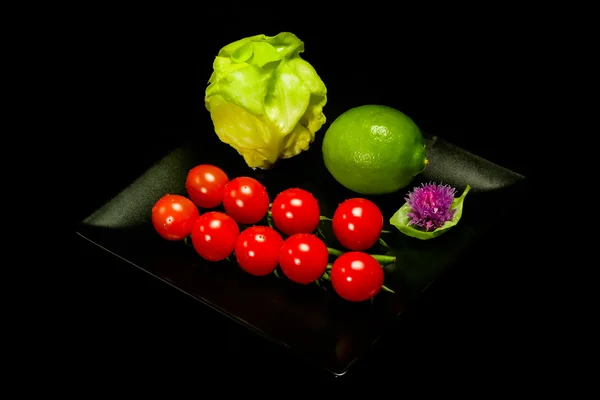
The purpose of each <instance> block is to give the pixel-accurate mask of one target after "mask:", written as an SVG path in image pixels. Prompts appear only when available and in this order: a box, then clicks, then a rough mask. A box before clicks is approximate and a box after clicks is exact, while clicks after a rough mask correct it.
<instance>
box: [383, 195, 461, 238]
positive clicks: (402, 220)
mask: <svg viewBox="0 0 600 400" xmlns="http://www.w3.org/2000/svg"><path fill="white" fill-rule="evenodd" d="M470 189H471V186H469V185H467V187H466V188H465V191H464V192H463V194H462V195H461V196H460V197H457V198H455V199H454V200H453V201H452V205H451V206H450V209H452V210H456V212H455V213H454V217H453V218H452V220H451V221H447V222H446V223H445V224H444V225H442V226H441V227H439V228H437V229H434V230H432V231H429V232H427V231H424V230H421V229H419V228H416V227H414V226H413V225H409V222H410V217H408V213H410V212H411V211H412V210H411V208H410V206H409V205H408V203H404V204H403V205H402V207H400V209H399V210H398V211H396V212H395V213H394V215H392V217H391V218H390V224H392V225H394V226H395V227H396V228H398V230H399V231H400V232H402V233H404V234H405V235H407V236H410V237H413V238H416V239H420V240H428V239H433V238H436V237H438V236H440V235H442V234H443V233H445V232H447V231H448V230H449V229H450V228H452V227H454V226H456V224H458V222H459V221H460V218H461V217H462V212H463V203H464V201H465V196H466V195H467V193H469V190H470Z"/></svg>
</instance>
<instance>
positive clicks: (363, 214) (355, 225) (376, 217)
mask: <svg viewBox="0 0 600 400" xmlns="http://www.w3.org/2000/svg"><path fill="white" fill-rule="evenodd" d="M332 228H333V234H334V235H335V237H336V238H337V240H338V241H339V242H340V244H341V245H342V246H344V247H345V248H347V249H349V250H354V251H363V250H367V249H368V248H370V247H371V246H373V245H374V244H375V242H377V239H379V235H381V229H382V228H383V215H382V214H381V211H380V210H379V207H377V206H376V205H375V203H373V202H371V201H369V200H367V199H360V198H356V199H348V200H346V201H344V202H343V203H341V204H340V205H339V206H338V208H337V209H336V210H335V212H334V213H333V221H332Z"/></svg>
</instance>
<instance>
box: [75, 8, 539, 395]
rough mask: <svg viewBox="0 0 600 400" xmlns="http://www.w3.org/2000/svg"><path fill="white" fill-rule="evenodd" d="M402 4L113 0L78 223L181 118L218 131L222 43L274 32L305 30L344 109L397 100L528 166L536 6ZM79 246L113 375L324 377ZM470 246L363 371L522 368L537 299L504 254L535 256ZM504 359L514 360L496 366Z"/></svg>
mask: <svg viewBox="0 0 600 400" xmlns="http://www.w3.org/2000/svg"><path fill="white" fill-rule="evenodd" d="M393 4H395V6H394V8H391V5H390V6H384V5H380V4H378V3H370V4H369V5H365V4H363V5H361V6H360V7H359V6H356V7H354V6H344V9H341V8H339V7H338V8H335V7H332V8H331V9H329V10H327V8H326V7H325V6H323V5H321V4H311V5H308V4H303V5H300V4H298V5H297V9H295V10H293V11H292V10H290V9H288V8H285V9H282V8H281V7H266V6H264V5H261V6H254V7H253V6H252V5H250V6H247V8H246V9H241V8H239V7H238V6H236V5H235V4H232V3H227V4H223V5H218V6H215V5H214V4H212V5H209V4H206V5H204V6H202V7H201V8H198V9H197V10H184V9H181V10H176V11H173V10H169V12H167V11H165V10H161V9H154V10H149V9H136V10H123V9H115V10H110V11H108V12H106V10H104V11H102V13H101V14H99V15H102V18H100V20H99V21H98V20H96V19H95V20H94V26H95V27H97V29H95V30H94V34H93V35H92V37H90V38H89V40H88V41H87V43H86V46H85V49H86V51H85V52H84V54H86V55H85V57H84V59H83V60H82V62H81V64H82V65H84V66H85V67H86V68H84V71H85V73H84V77H83V79H82V81H81V82H80V84H81V89H82V91H83V92H85V93H86V96H84V102H85V103H86V104H85V105H86V108H87V109H88V111H89V113H86V115H85V122H84V123H83V124H82V126H81V130H82V132H81V135H80V136H79V137H80V142H79V143H78V148H79V150H80V151H78V154H77V155H78V158H79V159H78V160H77V162H78V163H79V165H80V166H81V169H82V171H85V174H86V182H88V184H86V185H85V190H83V193H82V194H81V196H82V200H81V201H79V202H78V206H77V207H76V212H75V215H74V220H75V221H74V222H76V221H78V220H80V219H81V218H83V217H85V216H86V215H87V214H89V213H90V212H91V211H93V210H94V209H95V208H96V207H99V206H101V205H102V204H103V203H104V202H105V201H106V200H108V199H109V198H110V197H111V196H112V195H114V194H116V193H118V192H119V190H120V189H122V188H123V187H125V186H126V185H127V184H128V183H129V182H131V181H132V180H133V179H134V178H135V177H137V176H138V175H139V174H140V173H141V172H143V171H144V170H145V169H146V168H148V167H149V166H150V165H151V164H152V163H153V162H154V161H155V160H156V159H157V158H158V157H160V156H161V155H163V154H166V153H167V152H168V150H169V148H171V147H172V146H173V145H174V144H175V143H176V142H177V141H178V140H179V139H182V138H181V137H178V136H177V134H174V133H173V132H178V131H179V132H181V131H182V130H185V131H186V132H190V131H191V132H194V134H197V135H209V134H213V132H212V131H211V129H212V125H211V122H210V116H209V113H208V112H207V111H206V109H205V108H204V105H203V92H204V89H205V87H206V82H207V81H208V78H209V76H210V73H211V72H212V61H213V59H214V56H215V55H216V54H217V52H218V50H219V49H220V48H221V47H222V46H224V45H226V44H228V43H230V42H232V41H234V40H237V39H240V38H242V37H246V36H251V35H255V34H260V33H264V34H267V35H275V34H277V33H278V32H281V31H291V32H293V33H295V34H296V35H297V36H299V37H300V39H301V40H303V41H304V43H305V48H306V50H305V52H304V53H303V55H302V56H303V58H304V59H306V60H307V61H309V62H310V63H311V64H312V65H313V66H314V67H315V69H316V70H317V72H318V73H319V75H320V76H321V78H322V79H323V81H324V82H325V84H326V85H327V88H328V92H329V96H328V105H327V106H326V108H325V114H326V115H327V116H328V121H329V122H330V121H332V120H333V119H334V118H335V116H337V115H339V114H340V113H341V112H343V111H345V110H346V109H348V108H350V107H353V106H357V105H361V104H366V103H378V104H386V105H389V106H392V107H395V108H397V109H399V110H401V111H403V112H404V113H406V114H407V115H409V116H410V117H411V118H413V119H414V120H415V122H417V124H418V125H419V126H420V127H421V128H422V129H423V130H424V131H427V132H429V133H432V134H436V135H439V136H441V137H443V138H444V139H447V140H449V141H450V142H453V143H455V144H457V145H459V146H460V147H463V148H465V149H467V150H469V151H471V152H473V153H475V154H478V155H480V156H482V157H484V158H487V159H489V160H491V161H493V162H496V163H498V164H500V165H503V166H505V167H507V168H509V169H512V170H514V171H516V172H518V173H521V174H524V175H526V176H529V175H530V174H531V173H532V171H531V170H530V167H529V162H528V159H529V154H530V151H531V146H530V145H529V143H531V142H532V137H533V135H535V131H534V130H532V129H531V126H532V124H531V121H529V116H528V112H527V110H528V107H529V102H530V101H531V96H530V95H531V89H530V86H531V83H530V82H531V80H530V78H531V76H532V71H531V69H530V67H529V65H530V64H529V60H530V58H531V57H532V53H533V51H532V50H531V49H532V46H533V43H534V41H533V39H532V38H531V36H529V35H526V34H525V33H524V31H523V25H522V23H523V21H521V20H520V19H519V18H520V17H519V15H522V13H516V12H513V11H515V10H504V11H499V10H491V9H490V10H473V9H468V10H460V9H456V8H453V9H451V10H441V9H436V8H434V7H433V6H432V8H431V9H429V10H427V11H419V12H417V11H413V10H410V9H409V7H407V6H406V5H405V4H404V3H393ZM257 7H258V8H257ZM525 201H527V199H523V202H525ZM490 213H491V214H493V210H491V211H490ZM502 240H503V241H502ZM76 246H77V247H78V249H79V253H78V254H79V259H78V265H79V266H80V267H81V270H82V271H84V272H81V277H80V279H81V281H82V282H84V284H83V285H81V287H82V289H83V292H84V294H83V295H82V296H83V297H82V299H84V301H82V303H81V304H82V307H84V308H85V310H86V311H85V315H86V316H87V317H89V318H87V319H86V321H88V322H89V323H90V324H91V325H89V329H88V330H87V331H86V332H87V333H88V334H89V336H88V337H87V339H86V340H87V342H86V344H84V345H85V348H86V350H89V356H88V359H90V360H92V363H91V364H93V365H96V367H97V366H98V365H100V364H102V363H103V362H106V361H107V360H108V362H109V364H110V365H111V367H110V368H111V372H110V374H109V375H108V376H109V378H106V382H105V384H110V383H111V382H114V379H115V377H117V376H119V375H121V376H129V375H128V374H131V373H132V372H131V371H141V370H144V371H148V370H150V371H151V372H153V373H156V374H159V375H162V374H167V373H169V372H172V371H173V370H174V369H175V370H177V369H179V368H178V366H180V367H181V369H186V370H187V371H189V372H191V373H192V374H194V375H196V379H200V378H202V379H206V380H207V381H208V380H212V379H215V378H217V377H225V378H227V379H230V380H231V379H233V380H235V379H244V378H248V377H249V378H250V379H251V380H253V379H263V380H264V381H269V380H273V379H274V380H277V379H287V380H289V381H294V382H296V381H298V382H307V383H308V382H309V381H308V380H309V379H311V380H312V379H314V380H318V379H319V378H320V376H319V375H318V373H316V372H315V371H312V370H311V369H310V368H308V367H307V366H305V365H303V364H300V363H297V362H294V360H291V359H289V358H288V357H287V356H286V355H285V353H281V354H280V352H278V351H276V350H275V349H272V348H271V347H270V346H269V345H267V344H266V343H263V342H262V340H261V339H258V338H255V337H253V336H250V335H247V334H245V333H244V332H243V331H242V329H241V328H239V327H237V326H235V325H233V324H232V323H230V322H229V321H226V320H224V318H222V317H220V316H218V315H216V314H215V313H213V312H211V311H206V310H204V309H202V308H201V306H200V305H198V304H196V302H194V301H193V300H192V299H189V298H187V297H186V296H185V295H183V294H180V293H178V292H176V291H174V290H173V289H171V288H169V287H165V286H164V285H163V284H162V283H159V282H155V281H154V280H153V279H151V277H149V276H146V275H144V274H143V273H142V272H139V271H138V270H135V269H134V268H132V267H130V266H129V265H128V264H127V263H125V262H123V261H121V260H118V259H116V258H115V257H113V256H111V255H108V254H103V253H101V252H99V251H97V250H96V249H94V248H93V247H92V246H90V245H89V244H86V243H83V242H82V241H81V240H79V239H77V244H76ZM470 258H471V259H472V260H473V263H472V264H473V265H472V266H470V267H469V268H467V267H465V268H463V269H461V270H458V271H456V272H455V273H454V274H453V275H452V276H451V277H450V278H449V279H448V282H445V283H444V284H442V285H440V288H439V290H438V291H436V292H435V295H432V296H430V297H428V298H427V299H426V300H425V301H424V303H423V305H422V306H421V307H420V308H419V312H415V314H414V315H411V316H409V317H408V321H409V323H406V324H404V325H402V326H401V327H399V328H398V329H403V330H405V331H408V332H410V336H411V337H412V338H413V339H414V345H413V346H409V347H408V350H407V348H406V347H405V346H403V349H402V350H403V352H402V353H400V352H398V350H399V346H397V345H395V344H394V341H393V339H384V340H383V342H382V344H381V345H380V346H378V348H377V349H378V351H376V352H375V353H374V356H373V358H372V359H369V360H366V361H365V362H364V363H361V364H360V365H358V366H357V368H356V371H355V372H354V373H353V375H355V376H360V377H363V378H365V379H371V380H384V379H388V378H390V377H394V378H397V377H400V376H402V377H406V378H407V382H408V381H410V382H412V379H414V378H415V377H419V376H420V377H424V378H425V379H430V378H431V379H434V378H432V377H434V376H436V377H439V376H446V375H452V374H453V373H458V374H460V375H461V376H462V377H463V379H464V377H465V376H470V377H472V376H477V377H478V379H481V378H491V379H495V378H497V377H498V376H501V377H502V379H503V380H504V381H505V382H506V383H510V382H514V381H515V380H516V381H518V380H519V379H520V378H519V377H520V376H521V372H523V371H524V370H526V368H527V365H528V364H527V362H528V361H527V360H528V356H527V355H528V352H527V351H524V352H523V351H522V349H527V348H528V346H530V345H531V344H530V337H529V335H528V329H527V328H525V324H526V322H527V318H526V317H525V316H524V315H526V314H527V311H526V306H525V305H524V303H523V298H521V297H519V296H518V294H517V293H519V289H520V283H519V282H518V279H517V280H515V279H513V278H509V277H506V276H503V274H502V273H501V267H502V264H503V263H522V264H523V265H524V266H526V265H527V263H528V261H527V260H528V255H527V251H526V248H525V241H524V239H522V238H521V237H519V236H518V235H515V236H513V237H511V238H509V239H507V238H506V236H504V237H498V238H495V242H492V243H491V244H490V245H488V246H487V247H486V246H484V245H482V248H481V249H479V251H478V252H477V254H473V255H471V257H470ZM490 260H494V261H490ZM484 265H485V266H486V268H481V267H482V266H484ZM517 349H519V350H517ZM517 360H518V361H517ZM503 362H510V364H511V366H512V369H511V372H507V371H503V372H502V373H501V374H500V375H498V374H496V373H494V374H492V373H490V372H489V371H492V370H496V369H497V368H498V365H499V364H502V363H503ZM457 364H460V367H457V366H456V365H457ZM517 365H518V367H517ZM97 368H98V367H97ZM409 377H410V379H409ZM349 381H350V379H347V380H345V381H344V383H348V382H349ZM310 382H312V381H310ZM459 382H460V381H459Z"/></svg>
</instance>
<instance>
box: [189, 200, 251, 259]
mask: <svg viewBox="0 0 600 400" xmlns="http://www.w3.org/2000/svg"><path fill="white" fill-rule="evenodd" d="M239 235H240V228H239V227H238V225H237V224H236V223H235V221H234V220H233V219H232V218H231V217H230V216H229V215H227V214H224V213H222V212H218V211H211V212H207V213H206V214H202V216H200V218H198V219H197V220H196V224H195V225H194V229H192V244H193V245H194V249H195V250H196V252H197V253H198V254H199V255H200V257H202V258H204V259H205V260H208V261H221V260H224V259H225V258H227V257H228V256H229V255H230V254H231V253H232V252H233V249H234V248H235V242H236V240H237V238H238V236H239Z"/></svg>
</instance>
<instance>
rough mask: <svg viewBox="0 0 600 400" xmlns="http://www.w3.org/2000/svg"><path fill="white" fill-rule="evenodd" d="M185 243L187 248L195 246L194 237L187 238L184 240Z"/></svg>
mask: <svg viewBox="0 0 600 400" xmlns="http://www.w3.org/2000/svg"><path fill="white" fill-rule="evenodd" d="M183 243H185V245H186V246H194V245H193V243H192V236H191V235H189V236H186V237H185V238H183Z"/></svg>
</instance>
